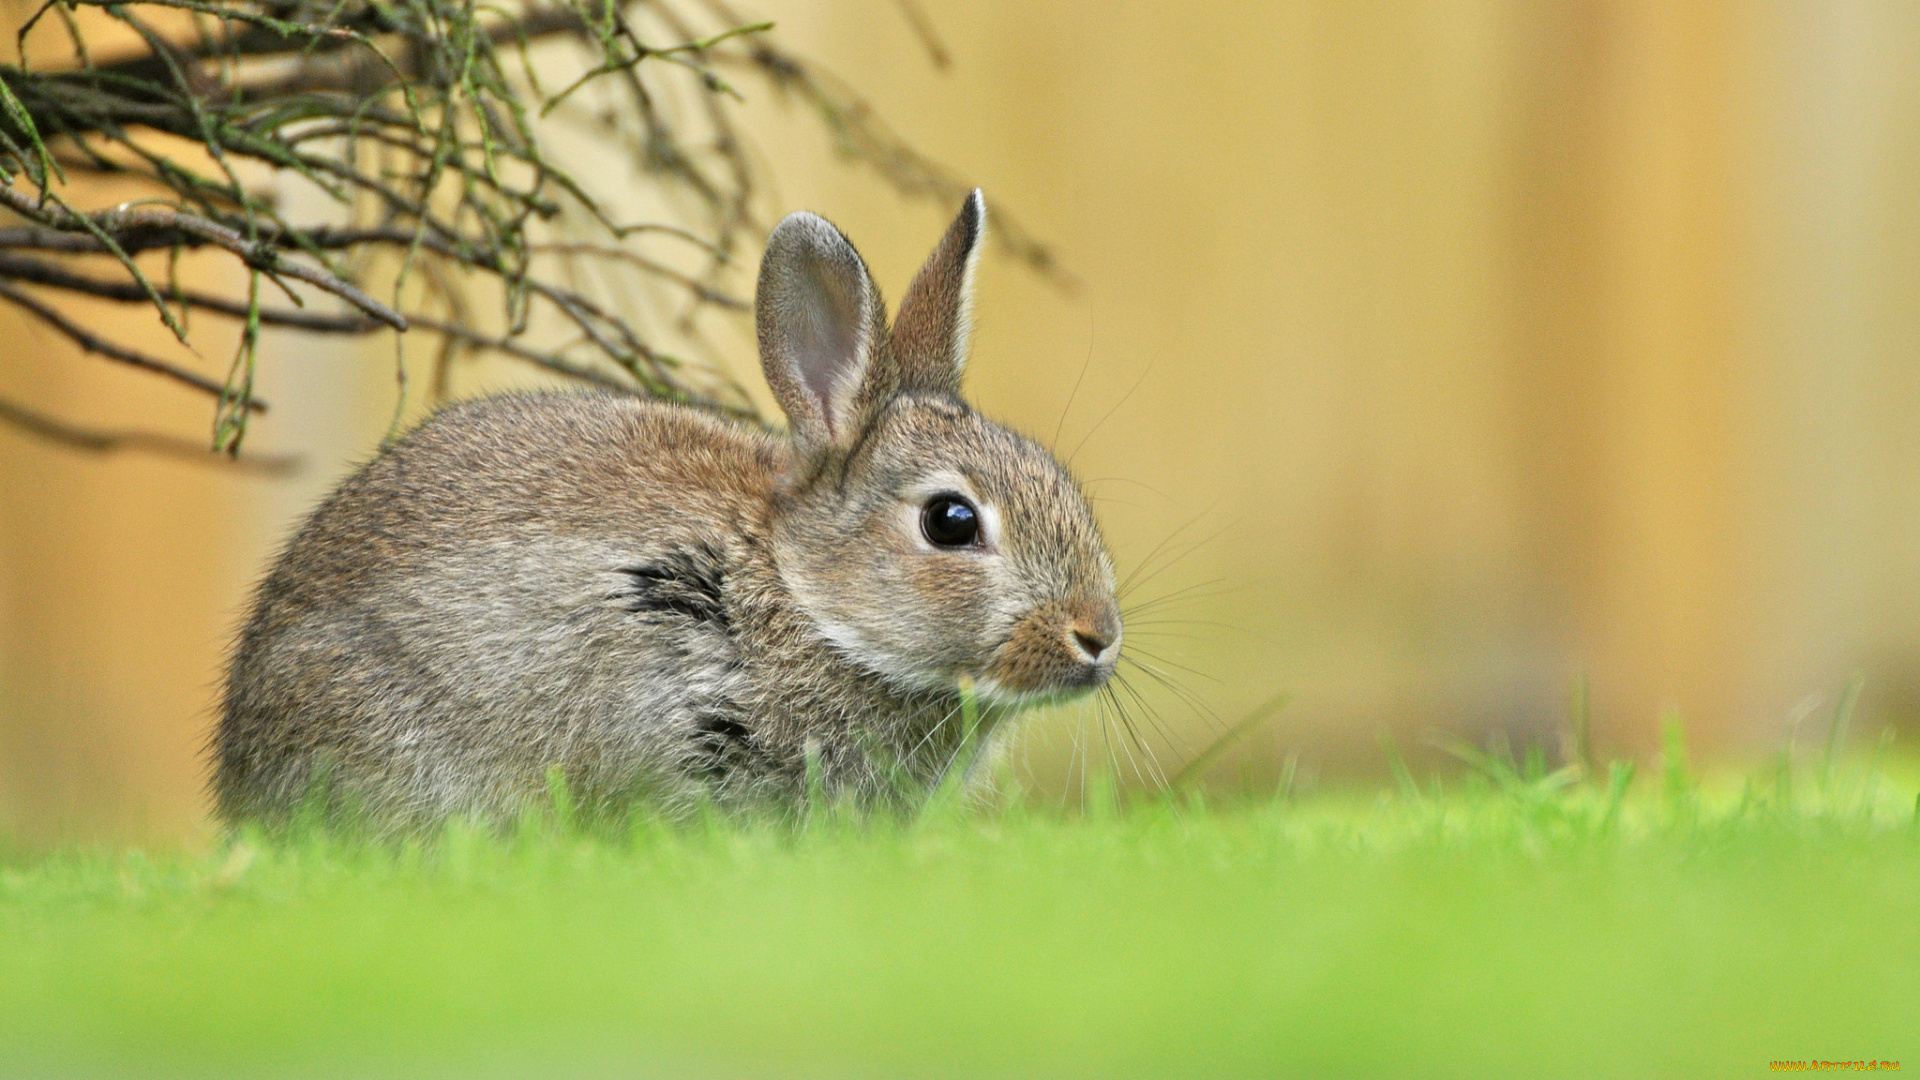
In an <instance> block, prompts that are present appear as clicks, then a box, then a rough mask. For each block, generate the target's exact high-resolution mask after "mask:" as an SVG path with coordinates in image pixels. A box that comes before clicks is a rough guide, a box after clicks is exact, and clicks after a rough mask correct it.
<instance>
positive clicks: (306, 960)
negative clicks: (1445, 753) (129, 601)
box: [0, 747, 1920, 1077]
mask: <svg viewBox="0 0 1920 1080" xmlns="http://www.w3.org/2000/svg"><path fill="white" fill-rule="evenodd" d="M1456 749H1458V750H1459V752H1460V753H1461V755H1462V756H1463V757H1466V758H1468V759H1473V758H1474V757H1475V755H1476V754H1477V755H1479V760H1474V761H1472V762H1471V765H1472V770H1471V771H1470V773H1469V774H1468V776H1467V778H1466V781H1465V782H1464V783H1463V782H1462V781H1460V780H1458V779H1456V780H1454V781H1451V782H1450V783H1449V784H1448V785H1447V786H1448V788H1449V789H1450V790H1448V791H1447V792H1446V793H1445V794H1442V793H1440V792H1439V791H1437V790H1436V789H1435V784H1434V783H1432V782H1429V783H1428V784H1425V785H1422V784H1419V783H1416V782H1415V781H1414V779H1413V776H1412V774H1411V772H1410V771H1408V770H1406V769H1405V768H1404V767H1403V766H1404V763H1400V762H1398V755H1397V753H1396V754H1394V755H1393V756H1394V759H1395V761H1396V767H1395V772H1396V773H1397V774H1399V775H1400V777H1401V780H1400V782H1399V783H1398V784H1397V785H1396V787H1395V789H1394V790H1393V791H1391V792H1389V793H1385V794H1380V795H1355V794H1351V793H1349V794H1344V795H1343V794H1340V793H1328V794H1319V795H1314V796H1310V797H1304V798H1285V797H1274V798H1262V799H1258V800H1251V801H1241V802H1237V803H1234V804H1232V805H1212V806H1208V805H1203V804H1202V803H1201V802H1200V801H1199V800H1198V799H1197V798H1196V797H1189V798H1187V799H1184V800H1179V801H1172V800H1158V801H1141V802H1138V803H1136V804H1135V805H1133V806H1131V807H1128V808H1126V809H1120V808H1118V807H1116V806H1115V805H1114V804H1113V801H1112V800H1111V799H1110V798H1099V797H1096V798H1094V799H1093V800H1092V803H1091V805H1090V807H1089V808H1088V809H1087V810H1086V811H1085V812H1084V813H1073V814H1067V813H1061V812H1057V811H1053V810H1038V809H1033V808H1026V809H1022V808H1019V807H1014V808H1012V809H1008V810H1005V811H1003V812H1000V813H996V814H989V815H964V814H958V813H954V812H943V813H941V814H938V815H936V816H935V817H934V818H933V819H931V820H927V821H923V822H921V823H919V824H917V825H915V824H901V823H889V822H866V823H860V822H854V821H849V820H845V819H844V818H839V819H835V818H832V817H831V816H830V815H820V816H819V817H818V818H817V819H816V820H815V821H814V822H813V823H811V824H807V825H801V826H789V827H776V826H770V825H767V826H747V825H723V824H718V823H712V824H709V825H707V826H704V827H695V828H670V827H665V826H659V825H650V824H649V825H642V826H640V827H638V828H636V829H635V830H634V831H633V832H632V834H631V835H621V836H618V837H613V838H608V837H592V836H583V835H579V834H575V833H568V832H565V831H563V830H559V829H556V828H552V827H546V826H543V825H541V824H539V823H537V822H530V823H529V824H528V826H527V827H525V828H524V829H523V830H522V831H521V832H520V833H519V834H518V835H516V836H514V837H511V838H506V839H498V838H493V837H484V836H480V835H477V834H473V833H469V832H461V831H452V832H449V833H448V834H447V835H446V836H444V837H442V838H441V839H440V840H439V841H438V842H437V843H436V844H434V845H430V846H429V847H427V848H424V849H423V848H417V847H416V848H404V849H398V850H395V849H382V848H367V847H364V846H356V845H352V844H347V843H342V842H339V841H337V840H329V839H327V838H326V837H323V836H313V837H308V838H305V839H301V840H296V841H290V842H284V843H277V844H274V843H266V842H263V841H261V840H259V839H258V838H253V839H245V840H241V841H238V842H234V843H232V844H228V845H223V846H219V847H217V848H216V849H214V850H209V851H203V852H197V853H196V852H187V851H176V852H149V851H113V852H107V851H62V852H54V853H44V852H43V853H38V854H25V853H16V854H15V855H12V856H9V857H5V858H0V1075H9V1076H10V1075H15V1074H20V1075H32V1076H75V1077H78V1076H89V1077H91V1076H101V1075H127V1076H202V1075H226V1076H247V1077H261V1076H315V1077H318V1076H328V1077H334V1076H394V1077H400V1076H409V1077H410V1076H423V1075H457V1076H479V1077H487V1076H542V1077H546V1076H716V1077H719V1076H742V1075H754V1076H910V1077H1000V1076H1006V1077H1037V1076H1063V1077H1118V1076H1195V1077H1221V1076H1275V1075H1299V1076H1335V1075H1337V1076H1394V1077H1400V1076H1490V1075H1499V1076H1623V1077H1624V1076H1632V1077H1647V1076H1688V1077H1698V1076H1714V1077H1718V1076H1748V1075H1756V1074H1759V1073H1762V1072H1766V1071H1768V1070H1769V1062H1772V1061H1776V1060H1821V1059H1826V1060H1848V1061H1852V1060H1863V1059H1873V1060H1894V1061H1902V1062H1903V1064H1905V1065H1906V1066H1907V1067H1908V1068H1914V1069H1920V830H1917V829H1916V823H1915V820H1914V816H1913V806H1914V800H1913V789H1912V787H1911V785H1910V784H1906V783H1905V782H1900V783H1896V782H1894V781H1891V780H1887V779H1883V778H1880V772H1879V771H1878V766H1875V771H1873V772H1872V773H1865V772H1862V771H1860V770H1854V771H1853V772H1851V773H1847V774H1845V775H1844V776H1836V775H1834V772H1835V771H1834V770H1832V769H1828V770H1826V771H1827V775H1826V776H1817V777H1816V776H1808V777H1803V778H1802V781H1801V783H1800V784H1799V787H1798V788H1797V789H1796V788H1795V787H1793V786H1791V785H1789V784H1788V783H1786V782H1785V781H1783V780H1781V779H1780V778H1779V777H1777V776H1774V775H1772V774H1768V775H1767V776H1764V777H1762V778H1761V779H1759V780H1758V781H1755V782H1752V783H1748V784H1746V785H1744V786H1742V785H1740V784H1737V783H1735V784H1729V785H1724V786H1723V787H1722V788H1720V789H1715V790H1718V794H1714V793H1713V791H1703V790H1702V789H1700V788H1699V787H1697V786H1696V785H1694V784H1693V782H1692V779H1691V777H1690V776H1688V775H1687V774H1686V773H1685V772H1684V771H1683V770H1681V769H1677V768H1676V769H1671V770H1668V771H1667V772H1666V773H1665V774H1664V775H1660V776H1648V777H1642V778H1641V779H1640V781H1639V782H1638V783H1636V784H1634V785H1633V786H1631V787H1629V786H1628V785H1627V784H1626V783H1625V781H1626V780H1627V779H1628V774H1626V773H1624V772H1616V773H1614V774H1613V776H1612V778H1611V780H1612V781H1614V782H1609V781H1608V780H1605V779H1603V780H1600V781H1597V782H1592V783H1582V782H1579V781H1578V780H1577V778H1576V776H1575V775H1574V774H1572V773H1549V772H1547V771H1546V770H1545V768H1544V767H1542V766H1540V765H1539V764H1538V762H1537V761H1536V762H1535V763H1534V764H1533V765H1532V766H1530V767H1529V766H1525V765H1516V764H1513V763H1511V762H1510V761H1508V760H1507V759H1505V758H1504V757H1502V756H1501V755H1498V754H1487V753H1484V752H1480V751H1476V750H1473V749H1472V748H1464V747H1461V748H1456ZM1849 778H1850V779H1849ZM1096 795H1097V793H1096Z"/></svg>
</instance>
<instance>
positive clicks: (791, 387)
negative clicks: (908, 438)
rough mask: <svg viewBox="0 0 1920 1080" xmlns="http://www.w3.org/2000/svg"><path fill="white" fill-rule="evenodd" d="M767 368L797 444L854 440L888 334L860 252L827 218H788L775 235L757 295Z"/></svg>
mask: <svg viewBox="0 0 1920 1080" xmlns="http://www.w3.org/2000/svg"><path fill="white" fill-rule="evenodd" d="M754 322H755V324H756V327H757V329H758V331H759V337H760V363H761V365H762V366H763V367H764V368H765V369H766V373H767V383H768V385H769V386H771V387H772V388H773V396H774V397H775V398H776V399H778V400H779V402H780V407H781V408H782V409H784V410H786V413H787V420H788V422H789V424H790V425H791V427H792V433H793V439H794V441H795V442H796V443H798V444H800V445H801V446H802V447H804V448H809V449H810V448H816V447H820V446H824V445H827V444H829V443H834V442H842V441H846V440H848V439H851V438H852V437H853V436H854V434H856V433H857V431H858V430H859V422H858V419H859V418H858V417H857V416H855V415H854V414H855V412H856V411H857V410H858V409H859V408H861V407H863V405H864V403H865V402H867V401H869V400H871V398H872V395H871V394H868V393H862V389H863V386H864V384H865V383H866V382H867V381H868V378H869V376H870V375H871V374H872V373H873V368H874V357H875V354H876V353H877V352H878V350H879V347H880V342H881V340H882V338H883V337H884V335H885V333H886V312H885V310H884V306H883V305H882V303H881V301H880V293H879V291H878V290H877V289H875V288H874V286H873V279H872V277H870V276H869V275H868V273H867V264H866V263H864V262H862V261H861V260H860V253H859V252H857V251H855V250H853V245H852V244H851V243H848V242H847V238H846V237H845V236H843V235H841V233H840V230H839V229H836V228H834V227H833V226H832V225H831V224H830V223H828V221H827V220H826V219H825V218H822V217H819V216H817V215H814V214H807V213H799V214H788V215H787V217H786V219H785V220H783V221H781V222H780V224H779V225H778V226H776V227H775V228H774V230H773V235H772V236H770V237H768V238H767V253H766V256H765V257H764V258H763V259H762V260H761V262H760V285H759V290H758V293H757V294H756V296H755V298H754Z"/></svg>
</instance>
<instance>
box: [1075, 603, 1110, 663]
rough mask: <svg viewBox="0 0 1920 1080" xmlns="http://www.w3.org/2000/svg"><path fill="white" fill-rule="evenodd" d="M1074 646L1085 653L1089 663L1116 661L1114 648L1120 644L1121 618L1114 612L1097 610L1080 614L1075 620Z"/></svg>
mask: <svg viewBox="0 0 1920 1080" xmlns="http://www.w3.org/2000/svg"><path fill="white" fill-rule="evenodd" d="M1071 630H1073V644H1075V646H1079V648H1081V653H1085V657H1087V663H1106V661H1110V659H1114V646H1116V644H1117V642H1119V617H1117V615H1116V613H1112V611H1104V609H1096V611H1085V613H1079V617H1077V619H1073V626H1071Z"/></svg>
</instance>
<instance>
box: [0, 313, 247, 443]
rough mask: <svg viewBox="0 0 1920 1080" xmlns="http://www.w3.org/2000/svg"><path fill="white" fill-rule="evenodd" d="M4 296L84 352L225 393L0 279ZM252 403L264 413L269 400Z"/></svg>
mask: <svg viewBox="0 0 1920 1080" xmlns="http://www.w3.org/2000/svg"><path fill="white" fill-rule="evenodd" d="M0 298H4V299H6V300H9V301H11V302H13V303H14V304H16V305H18V306H20V307H22V308H25V309H26V310H27V311H29V312H31V313H32V314H33V315H34V317H35V318H37V319H39V320H40V321H41V322H44V323H46V324H47V325H48V326H51V327H53V328H54V329H55V330H58V331H60V333H61V334H63V335H65V336H66V337H67V338H68V339H69V340H71V341H72V342H73V343H74V344H75V345H78V346H80V348H81V350H82V351H84V352H89V353H92V354H94V355H96V356H104V357H106V358H107V359H109V360H118V361H120V362H121V363H123V364H128V365H131V366H133V367H137V368H142V369H144V370H147V371H151V372H153V373H154V374H156V375H164V376H166V377H167V378H169V379H172V380H173V381H175V382H177V383H181V384H183V385H186V386H191V387H193V388H194V389H195V390H201V391H205V392H206V393H209V394H212V395H213V396H214V397H219V396H221V394H223V393H224V392H225V390H226V388H225V387H223V386H222V385H221V384H220V383H219V382H217V381H215V380H213V379H209V378H207V377H206V376H205V375H200V374H197V373H195V372H191V371H188V370H186V369H185V368H180V367H175V366H174V365H172V364H169V363H167V362H166V361H165V360H161V359H159V358H158V357H153V356H148V355H147V354H146V353H143V352H139V351H138V350H135V349H129V348H127V347H126V346H125V345H116V344H114V343H113V342H111V341H107V340H105V339H103V338H100V337H97V336H95V335H94V333H93V332H92V331H90V330H88V329H86V328H85V327H83V326H81V325H80V324H79V323H77V322H74V321H73V320H72V319H69V318H67V317H66V316H65V315H63V314H61V313H60V312H59V311H58V310H56V309H54V308H52V307H50V306H48V305H47V304H44V303H42V302H40V301H39V300H37V299H35V298H33V297H32V296H30V295H28V294H27V293H24V292H22V291H20V290H19V289H16V288H14V287H13V286H11V285H7V284H5V283H0ZM248 404H249V407H250V408H251V409H252V410H253V411H254V412H262V413H263V412H266V411H267V403H266V402H264V401H259V400H254V401H252V402H249V403H248Z"/></svg>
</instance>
